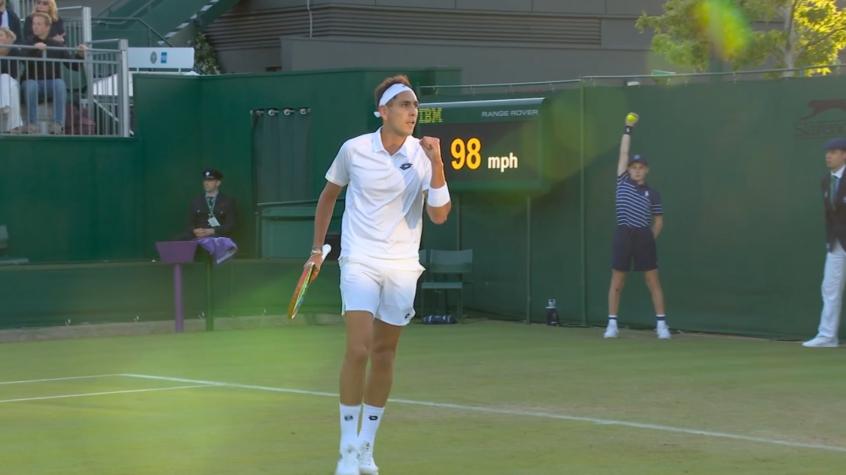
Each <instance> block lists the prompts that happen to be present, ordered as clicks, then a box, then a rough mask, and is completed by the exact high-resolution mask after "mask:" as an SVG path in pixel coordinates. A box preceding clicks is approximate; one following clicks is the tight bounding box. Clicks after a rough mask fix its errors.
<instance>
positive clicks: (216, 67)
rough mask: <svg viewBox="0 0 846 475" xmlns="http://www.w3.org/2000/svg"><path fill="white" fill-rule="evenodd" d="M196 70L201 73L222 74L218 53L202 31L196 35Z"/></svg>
mask: <svg viewBox="0 0 846 475" xmlns="http://www.w3.org/2000/svg"><path fill="white" fill-rule="evenodd" d="M194 71H196V72H197V73H199V74H220V64H219V63H218V61H217V53H215V51H214V47H212V45H211V43H209V40H208V39H207V38H206V35H204V34H203V33H202V32H201V31H197V34H196V35H195V36H194Z"/></svg>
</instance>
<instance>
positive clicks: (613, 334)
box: [602, 323, 620, 338]
mask: <svg viewBox="0 0 846 475" xmlns="http://www.w3.org/2000/svg"><path fill="white" fill-rule="evenodd" d="M618 336H620V332H619V331H618V330H617V324H616V323H609V324H608V326H607V327H606V328H605V333H604V334H603V335H602V338H617V337H618Z"/></svg>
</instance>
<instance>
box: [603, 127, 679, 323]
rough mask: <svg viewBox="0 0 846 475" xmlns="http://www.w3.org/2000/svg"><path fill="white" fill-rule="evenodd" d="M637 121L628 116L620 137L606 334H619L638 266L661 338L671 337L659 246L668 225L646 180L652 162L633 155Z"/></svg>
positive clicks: (657, 196)
mask: <svg viewBox="0 0 846 475" xmlns="http://www.w3.org/2000/svg"><path fill="white" fill-rule="evenodd" d="M637 121H638V116H637V114H629V115H627V116H626V128H625V133H624V134H623V138H622V140H621V141H620V158H619V161H618V162H617V188H616V193H615V203H616V208H617V229H616V230H615V231H614V248H613V258H612V263H611V286H610V288H609V289H608V326H607V327H606V329H605V334H604V335H603V336H604V337H605V338H617V336H619V331H618V329H617V312H618V310H619V307H620V295H621V294H622V292H623V286H624V285H625V283H626V274H627V273H628V272H630V271H632V270H634V271H635V272H643V273H644V277H645V279H646V285H647V287H649V293H650V294H651V295H652V304H653V305H654V306H655V315H656V326H655V331H656V332H657V334H658V338H660V339H662V340H669V339H670V328H669V327H668V326H667V316H666V314H665V311H664V291H663V290H662V289H661V281H660V280H659V279H658V252H657V249H656V246H655V240H656V239H658V236H659V235H660V234H661V229H662V228H663V227H664V209H663V205H662V203H661V195H660V194H659V193H658V192H657V191H656V190H654V189H652V188H650V187H649V185H647V184H646V176H647V175H648V174H649V162H647V161H646V159H645V158H644V157H642V156H640V155H635V156H634V157H631V158H629V148H630V146H631V140H632V132H633V131H634V127H635V125H636V124H637Z"/></svg>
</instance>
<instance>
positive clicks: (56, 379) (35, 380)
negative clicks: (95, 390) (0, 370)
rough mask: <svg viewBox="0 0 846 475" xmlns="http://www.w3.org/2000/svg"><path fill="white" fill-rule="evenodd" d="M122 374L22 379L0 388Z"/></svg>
mask: <svg viewBox="0 0 846 475" xmlns="http://www.w3.org/2000/svg"><path fill="white" fill-rule="evenodd" d="M120 376H123V375H122V374H94V375H91V376H66V377H64V378H44V379H24V380H21V381H0V386H2V385H6V384H25V383H48V382H51V381H72V380H75V379H97V378H116V377H120Z"/></svg>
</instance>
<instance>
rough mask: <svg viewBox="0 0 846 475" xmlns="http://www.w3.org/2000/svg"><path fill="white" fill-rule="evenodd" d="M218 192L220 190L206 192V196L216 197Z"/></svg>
mask: <svg viewBox="0 0 846 475" xmlns="http://www.w3.org/2000/svg"><path fill="white" fill-rule="evenodd" d="M219 194H220V190H218V191H215V192H214V193H206V198H217V195H219Z"/></svg>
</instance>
